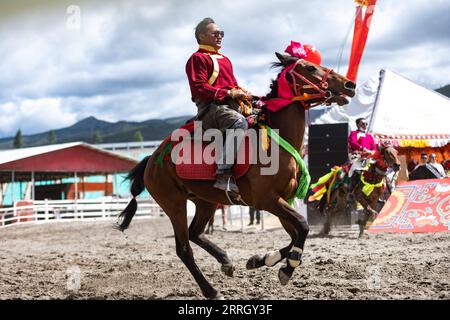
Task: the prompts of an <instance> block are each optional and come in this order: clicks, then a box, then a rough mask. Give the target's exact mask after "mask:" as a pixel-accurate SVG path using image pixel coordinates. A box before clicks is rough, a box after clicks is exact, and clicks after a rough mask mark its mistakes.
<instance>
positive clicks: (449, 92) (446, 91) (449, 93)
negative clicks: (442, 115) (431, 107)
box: [436, 84, 450, 98]
mask: <svg viewBox="0 0 450 320" xmlns="http://www.w3.org/2000/svg"><path fill="white" fill-rule="evenodd" d="M436 91H437V92H439V93H440V94H443V95H444V96H446V97H449V98H450V84H448V85H446V86H443V87H442V88H439V89H436Z"/></svg>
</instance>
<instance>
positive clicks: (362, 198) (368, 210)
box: [356, 190, 377, 238]
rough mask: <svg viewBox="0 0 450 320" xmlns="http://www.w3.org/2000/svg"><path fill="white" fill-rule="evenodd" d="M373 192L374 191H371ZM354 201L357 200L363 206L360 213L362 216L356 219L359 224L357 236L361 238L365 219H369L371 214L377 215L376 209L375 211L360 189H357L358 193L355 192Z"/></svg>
mask: <svg viewBox="0 0 450 320" xmlns="http://www.w3.org/2000/svg"><path fill="white" fill-rule="evenodd" d="M372 192H375V191H372ZM356 201H358V202H359V203H360V204H361V205H362V206H363V208H364V211H363V213H362V217H360V218H359V219H358V221H357V223H358V225H359V235H358V237H359V238H361V237H362V235H363V234H364V228H365V227H366V224H367V221H369V219H370V217H371V216H372V215H375V216H376V215H377V211H375V210H374V209H373V208H372V206H371V202H370V201H369V200H368V199H367V198H366V196H365V195H364V194H363V193H362V191H359V190H358V193H357V194H356Z"/></svg>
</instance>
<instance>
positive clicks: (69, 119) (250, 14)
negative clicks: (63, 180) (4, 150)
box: [0, 0, 450, 136]
mask: <svg viewBox="0 0 450 320" xmlns="http://www.w3.org/2000/svg"><path fill="white" fill-rule="evenodd" d="M77 2H78V3H79V6H80V9H81V21H80V22H81V23H80V29H79V30H73V29H70V28H68V27H67V25H66V23H67V18H68V14H67V12H66V9H67V7H68V6H69V5H71V4H73V3H72V1H68V0H60V1H50V0H49V1H40V2H39V1H36V2H33V5H29V2H28V1H24V0H18V1H15V2H14V3H16V4H15V5H14V4H12V3H13V2H12V1H11V2H10V3H9V5H8V6H7V7H4V8H2V6H4V3H5V2H2V3H0V24H1V28H0V38H1V39H2V41H1V42H0V70H1V77H0V87H1V88H2V90H1V91H0V112H1V117H0V136H12V135H14V133H15V132H16V131H17V129H18V128H21V129H22V131H23V132H24V133H35V132H39V131H46V130H49V129H57V128H60V127H64V126H67V125H71V124H73V123H74V122H76V121H79V120H81V119H83V118H85V117H88V116H92V115H93V116H96V117H98V118H100V119H104V120H109V121H119V120H133V121H143V120H147V119H149V118H154V117H157V118H167V117H171V116H178V115H187V114H194V113H195V111H196V109H195V106H194V104H193V103H192V102H191V101H190V93H189V87H188V83H187V79H186V75H185V70H184V67H185V63H186V61H187V59H188V58H189V56H190V55H191V54H192V52H193V51H194V50H196V47H197V44H196V41H195V39H194V27H195V25H196V23H197V22H198V21H200V20H201V19H202V18H204V17H205V16H211V17H213V18H214V19H215V20H216V22H217V23H218V24H219V25H220V26H221V27H222V28H223V30H225V38H224V48H223V53H224V54H226V55H227V56H228V57H230V59H231V60H232V61H233V64H234V69H235V75H236V78H237V79H238V81H239V83H240V84H241V85H243V86H244V87H246V88H248V89H249V90H251V91H252V92H253V93H255V94H258V95H263V94H265V93H267V91H268V90H269V85H270V80H271V78H273V77H274V76H275V71H274V70H270V69H269V65H270V63H271V62H272V61H274V60H275V56H274V52H275V51H279V52H282V51H283V50H284V48H285V47H286V46H287V45H288V44H289V41H290V40H297V41H301V42H304V43H312V44H314V45H315V46H316V47H317V48H319V50H321V52H322V57H323V61H324V64H326V65H328V66H330V67H333V68H336V67H337V65H338V63H339V53H340V50H341V46H342V44H343V42H344V39H345V36H346V35H347V34H349V38H348V39H347V42H346V44H345V50H344V52H343V55H342V61H341V62H340V72H341V73H344V74H345V71H346V68H347V63H348V56H349V50H350V45H351V43H350V41H351V36H352V32H351V29H350V28H349V27H350V26H351V22H352V19H353V16H354V11H355V4H354V1H351V0H338V1H320V0H312V1H308V2H302V1H298V0H279V1H271V0H270V1H269V0H266V1H261V0H240V1H225V0H218V1H214V2H211V1H206V0H194V1H182V0H170V1H164V2H161V1H143V0H134V1H125V0H120V1H114V2H110V1H85V0H80V1H77ZM36 3H41V5H40V6H38V5H37V4H36ZM449 9H450V6H448V1H446V0H437V1H434V2H433V5H432V6H431V5H430V4H429V1H425V0H418V1H414V2H412V1H407V0H400V1H395V2H391V1H379V3H378V4H377V7H376V9H375V14H374V17H373V20H372V25H371V30H370V32H369V37H368V43H367V46H366V51H365V53H364V56H363V59H362V62H361V67H360V72H359V82H362V81H364V80H366V79H368V78H370V77H371V76H372V75H374V74H376V73H377V72H378V70H379V69H380V68H382V67H387V68H390V69H393V70H395V71H397V72H399V73H401V74H403V75H405V76H406V77H408V78H410V79H411V80H413V81H416V82H418V83H419V84H421V85H424V86H426V87H428V88H436V87H439V86H442V85H445V84H448V83H449V82H450V81H449V78H448V74H450V72H449V71H450V70H449V68H450V67H449V65H450V57H449V56H448V52H449V49H450V40H449V38H448V36H447V32H448V31H447V32H443V30H448V28H450V25H449V22H448V19H447V18H446V17H447V16H448V13H449ZM6 14H9V16H6ZM439 17H442V19H439ZM47 110H49V111H51V112H50V113H51V114H49V115H48V117H45V118H43V117H42V116H41V117H39V116H38V115H39V114H41V115H42V114H43V113H45V114H47Z"/></svg>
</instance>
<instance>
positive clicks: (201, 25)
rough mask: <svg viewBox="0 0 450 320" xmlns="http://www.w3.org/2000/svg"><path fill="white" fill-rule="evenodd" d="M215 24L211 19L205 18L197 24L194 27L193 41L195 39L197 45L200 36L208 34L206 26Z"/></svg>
mask: <svg viewBox="0 0 450 320" xmlns="http://www.w3.org/2000/svg"><path fill="white" fill-rule="evenodd" d="M210 23H215V22H214V20H213V19H212V18H205V19H203V20H202V21H200V22H199V23H198V25H197V26H196V27H195V39H197V43H200V37H199V36H200V35H201V34H204V33H206V32H208V28H207V26H208V24H210Z"/></svg>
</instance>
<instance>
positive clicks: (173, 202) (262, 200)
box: [116, 18, 356, 299]
mask: <svg viewBox="0 0 450 320" xmlns="http://www.w3.org/2000/svg"><path fill="white" fill-rule="evenodd" d="M196 38H197V41H198V42H199V44H200V49H199V50H198V51H197V52H196V53H194V54H193V55H192V57H191V59H189V61H188V63H187V65H186V72H187V75H188V79H189V84H190V86H191V92H192V98H193V100H194V101H195V102H196V104H197V106H198V114H197V119H199V120H201V121H203V126H204V128H221V129H222V130H226V129H230V128H231V129H236V128H237V129H241V131H244V130H242V129H246V128H247V121H246V118H245V117H244V116H243V115H242V114H241V113H240V112H239V111H240V110H239V108H235V105H236V104H237V103H236V101H235V100H236V99H248V98H251V94H250V93H248V92H247V91H245V90H243V89H241V88H239V87H238V86H237V82H236V80H235V78H234V76H233V69H232V66H231V62H230V61H229V60H228V59H227V58H226V57H224V56H223V55H221V54H218V52H217V51H218V50H219V49H220V48H221V45H222V38H223V32H222V31H220V30H219V28H218V27H217V25H216V24H215V23H214V21H213V20H212V19H210V18H207V19H204V20H203V21H202V22H201V23H200V24H199V25H198V26H197V28H196ZM291 47H292V45H291ZM303 47H306V46H302V45H301V44H300V43H298V46H297V47H296V48H297V49H298V50H297V51H298V52H296V53H297V54H298V55H297V54H296V55H289V56H287V55H283V54H279V53H276V56H277V58H278V60H279V62H278V63H275V65H276V66H279V67H280V69H281V70H280V73H279V74H278V76H277V79H276V80H275V81H274V82H273V83H272V87H271V92H270V93H268V94H267V95H266V96H265V98H266V99H265V100H264V103H265V105H264V114H263V115H264V116H265V117H261V118H260V119H257V120H258V121H257V124H258V125H259V126H260V127H262V128H263V129H264V130H266V133H267V137H269V136H270V141H271V142H270V144H271V146H273V145H275V146H276V147H277V149H278V151H279V152H278V153H277V166H276V172H275V173H273V174H264V169H267V163H265V162H263V161H261V159H260V158H257V159H256V160H257V161H256V163H253V164H250V165H249V166H248V167H247V168H246V171H244V172H243V173H242V175H241V176H240V178H239V179H237V181H236V183H235V186H233V187H228V186H229V185H231V184H232V183H234V181H232V178H231V177H232V176H231V173H230V171H228V170H229V169H230V168H231V167H232V165H229V164H228V163H229V162H228V159H227V157H225V156H223V155H222V159H223V158H225V159H226V160H227V161H226V162H225V161H223V162H222V163H219V166H218V172H217V173H218V175H217V177H213V179H209V178H208V179H198V178H196V176H183V175H182V174H180V172H181V171H178V170H177V169H179V168H180V167H179V164H177V162H176V161H173V159H172V157H171V156H169V154H170V155H173V154H174V153H175V154H176V152H174V148H175V147H173V145H172V143H174V144H175V143H176V142H177V141H176V140H175V141H173V140H170V139H171V137H168V138H166V139H165V140H164V142H163V143H162V144H161V145H160V146H159V147H158V148H157V149H156V150H155V151H154V152H153V153H152V154H151V155H149V156H147V157H145V158H144V159H142V160H141V162H140V163H139V164H138V165H136V166H135V167H134V168H133V169H132V170H130V172H129V173H128V176H127V178H128V179H129V180H130V182H131V187H130V192H131V195H132V199H131V200H130V202H129V203H128V205H127V207H126V208H125V209H124V210H123V211H122V213H121V214H120V215H119V221H118V223H117V225H116V228H117V229H119V230H121V231H124V230H125V229H127V228H128V227H129V225H130V223H131V220H132V219H133V216H134V215H135V213H136V210H137V206H138V203H137V200H136V197H137V196H138V195H139V194H141V193H142V192H143V191H144V189H147V191H148V192H149V194H150V195H151V196H152V198H153V199H154V200H155V201H156V202H157V203H158V205H159V206H160V207H161V208H162V210H164V212H165V213H166V215H167V216H168V217H169V219H170V222H171V224H172V226H173V229H174V235H175V237H174V239H175V244H176V253H177V256H178V257H179V258H180V259H181V261H182V262H183V263H184V265H185V266H186V267H187V269H188V270H189V271H190V273H191V274H192V276H193V278H194V279H195V281H196V282H197V284H198V285H199V287H200V289H201V291H202V293H203V295H204V296H205V297H206V298H210V299H216V298H220V296H221V295H220V293H219V291H218V290H216V289H215V288H214V287H213V286H212V284H211V283H210V282H209V281H208V280H207V278H206V277H205V276H204V275H203V273H202V271H201V270H200V268H199V266H198V265H197V264H196V261H195V259H194V255H193V250H192V247H191V245H190V242H191V241H192V242H193V243H195V244H197V245H198V246H199V247H201V248H203V249H204V250H206V251H207V252H208V253H209V254H211V255H212V256H213V257H214V258H215V259H216V260H217V262H218V263H220V264H221V271H222V272H223V273H224V274H225V275H227V276H233V273H234V269H235V267H234V264H233V262H232V260H231V259H230V257H229V256H228V254H227V252H226V251H225V250H223V249H222V248H220V247H219V246H217V245H216V244H214V243H213V242H212V241H211V240H210V239H208V238H207V237H205V236H204V230H205V226H206V224H207V223H208V221H209V220H210V219H211V217H212V216H213V215H214V213H215V210H216V204H217V203H223V204H232V201H231V200H230V199H229V197H228V193H224V192H223V191H222V190H224V189H225V190H226V191H228V189H231V188H234V190H235V191H239V192H240V194H239V195H240V196H241V199H242V201H243V202H244V203H246V204H247V205H248V206H252V207H255V208H257V209H259V210H264V211H267V212H270V213H272V214H274V215H275V216H277V217H278V219H279V220H280V223H281V225H282V226H283V228H284V229H285V230H286V232H287V233H288V234H289V236H290V239H291V240H290V242H289V243H287V244H286V245H285V246H283V247H281V248H279V249H277V250H275V251H272V252H267V253H265V254H255V255H253V256H252V257H250V258H249V259H248V261H247V264H246V268H247V269H248V270H251V269H257V268H261V267H264V266H266V267H273V266H275V265H276V264H278V263H280V262H285V263H284V264H283V265H282V266H281V267H280V268H279V271H278V279H279V281H280V283H281V284H282V285H286V284H287V283H288V281H289V279H291V277H292V276H293V274H294V270H295V269H296V268H297V267H299V266H300V265H301V262H302V256H303V250H304V246H305V241H306V238H307V235H308V232H309V226H308V223H307V221H306V219H305V218H304V217H303V216H302V215H301V214H300V213H299V212H298V211H297V210H295V208H294V207H292V206H291V204H290V203H292V202H293V201H294V199H295V198H296V197H298V198H304V197H305V195H306V191H307V188H308V185H309V181H310V176H309V173H308V170H307V168H306V166H305V163H304V161H303V159H302V158H301V156H300V152H299V151H300V150H302V147H303V137H304V134H305V123H306V118H305V112H306V110H308V109H309V108H311V107H314V106H317V105H320V104H323V103H327V104H329V103H333V102H336V103H338V104H339V105H344V104H346V103H348V100H347V97H353V96H354V95H355V88H356V84H355V83H354V82H352V81H350V80H348V79H347V78H345V77H344V76H342V75H339V74H337V73H336V72H334V71H333V70H331V69H329V68H326V67H323V66H321V65H319V64H316V63H320V62H316V63H315V62H312V61H311V60H310V59H311V57H314V54H309V53H307V49H306V48H303ZM300 49H302V50H300ZM190 124H191V123H188V124H186V126H189V125H190ZM261 131H262V130H261ZM258 134H259V136H258V137H263V136H264V135H263V134H262V133H260V131H258ZM234 136H236V134H235V135H234ZM233 138H234V137H233ZM233 140H234V139H233ZM265 141H267V139H265ZM180 143H181V142H180ZM188 143H191V142H190V141H188ZM229 143H230V141H229V139H227V141H226V143H225V145H226V146H225V154H226V153H228V152H230V150H231V149H228V144H229ZM230 144H234V141H232V143H230ZM177 146H178V145H177ZM232 151H234V150H232ZM229 156H230V154H229ZM219 160H220V159H219ZM227 162H228V163H227ZM224 164H225V166H222V165H224ZM200 165H201V166H203V165H204V164H203V163H202V164H200ZM197 168H198V167H197ZM213 170H214V169H213ZM196 172H197V171H196ZM213 172H214V171H213ZM214 178H217V179H214ZM237 185H239V189H237ZM188 199H189V200H190V201H192V202H193V203H194V204H195V215H194V217H193V219H192V220H191V221H190V222H189V221H188V217H187V201H188Z"/></svg>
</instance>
